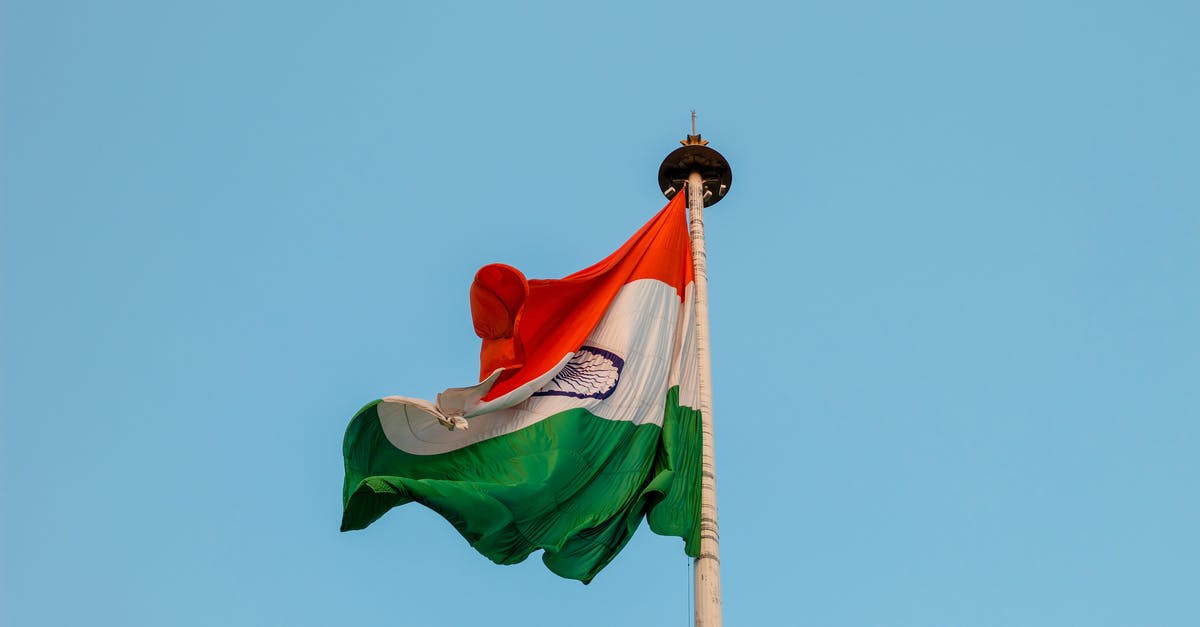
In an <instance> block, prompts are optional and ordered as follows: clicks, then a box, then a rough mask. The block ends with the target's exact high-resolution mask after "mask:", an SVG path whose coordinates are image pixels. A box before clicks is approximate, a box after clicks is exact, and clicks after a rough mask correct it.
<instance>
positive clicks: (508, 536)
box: [342, 387, 700, 583]
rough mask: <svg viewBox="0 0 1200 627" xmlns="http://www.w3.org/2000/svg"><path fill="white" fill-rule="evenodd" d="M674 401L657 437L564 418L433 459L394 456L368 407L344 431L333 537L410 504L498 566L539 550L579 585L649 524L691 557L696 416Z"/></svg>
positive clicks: (649, 431) (695, 531)
mask: <svg viewBox="0 0 1200 627" xmlns="http://www.w3.org/2000/svg"><path fill="white" fill-rule="evenodd" d="M678 401H679V388H678V387H675V388H672V389H671V390H670V391H669V393H668V394H667V406H666V409H665V411H664V416H663V426H662V427H661V428H660V427H658V426H657V425H652V424H645V425H634V424H633V423H630V422H624V421H613V420H605V419H603V418H599V417H597V416H595V415H593V414H591V413H590V412H588V411H587V410H585V409H573V410H569V411H565V412H562V413H559V414H555V415H554V416H551V417H549V418H547V419H545V420H542V421H541V422H538V423H536V424H533V425H530V426H528V427H526V428H524V429H521V430H519V431H515V432H513V433H509V434H506V435H503V436H499V437H496V438H491V439H488V440H484V441H482V442H478V443H476V444H472V445H471V446H468V447H465V448H463V449H460V450H457V451H451V452H449V453H442V454H439V455H412V454H409V453H405V452H404V451H401V450H399V449H397V448H395V447H394V446H392V444H391V443H390V442H388V440H387V437H386V436H385V435H384V433H383V429H382V428H381V427H380V424H379V414H378V413H377V411H376V408H377V406H378V404H379V401H375V402H372V403H370V404H368V405H367V406H366V407H364V408H362V410H360V411H359V412H358V414H357V415H355V417H354V419H353V420H351V422H350V426H349V427H348V428H347V430H346V440H345V444H344V447H343V452H344V454H345V457H346V483H345V488H344V492H343V501H344V505H345V511H344V513H343V516H342V531H350V530H354V529H363V528H365V527H366V526H367V525H369V524H371V523H372V522H374V521H375V520H377V519H378V518H379V517H380V516H382V515H383V514H384V513H385V512H387V510H389V509H391V508H393V507H396V506H398V505H403V504H405V503H409V502H413V501H415V502H417V503H421V504H423V505H425V506H427V507H429V508H430V509H432V510H434V511H436V512H438V513H439V514H441V515H442V516H443V517H444V518H445V519H446V520H448V521H449V522H450V524H452V525H454V528H455V529H457V530H458V532H459V533H461V534H462V536H463V537H464V538H466V539H467V541H468V542H470V543H471V546H474V547H475V548H476V549H477V550H478V551H479V552H480V553H483V554H484V555H486V556H487V557H488V558H490V559H491V560H492V561H494V562H496V563H498V564H515V563H517V562H520V561H523V560H524V559H525V558H526V557H528V556H529V554H530V553H532V552H533V551H535V550H538V549H544V550H545V553H544V555H543V556H542V561H544V562H545V563H546V566H547V567H548V568H549V569H550V570H551V571H553V572H555V573H557V574H558V575H560V576H562V577H567V578H570V579H578V580H580V581H582V582H584V583H587V582H589V581H591V580H592V578H593V577H595V575H596V573H597V572H599V571H600V569H601V568H603V567H604V566H605V565H606V564H608V562H610V561H611V560H612V559H613V557H615V556H616V554H617V553H618V552H619V551H620V550H621V548H622V547H624V546H625V544H626V543H627V542H629V539H630V537H631V536H632V534H633V532H634V531H635V530H636V529H637V526H638V524H639V523H640V522H641V520H642V517H643V516H648V518H649V523H650V528H651V529H652V530H653V531H654V532H655V533H659V534H663V535H672V536H679V537H681V538H683V539H684V541H685V548H684V550H685V552H686V553H687V554H688V555H691V556H693V557H695V556H696V555H697V554H698V552H699V547H700V540H699V514H700V413H699V412H698V411H696V410H694V409H691V408H688V407H680V406H679V402H678Z"/></svg>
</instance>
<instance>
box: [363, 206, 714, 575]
mask: <svg viewBox="0 0 1200 627" xmlns="http://www.w3.org/2000/svg"><path fill="white" fill-rule="evenodd" d="M683 196H684V195H683V194H677V195H676V196H675V198H674V199H672V200H671V201H670V202H669V203H667V206H666V207H664V208H663V210H662V211H661V212H659V213H658V214H657V215H656V216H655V217H654V218H653V219H651V220H650V221H649V222H648V223H646V224H645V225H644V226H643V227H642V228H641V229H640V230H638V232H637V233H635V234H634V235H633V237H631V238H630V239H629V241H627V242H626V243H625V244H624V245H623V246H621V247H620V248H619V249H618V250H617V251H616V252H614V253H613V254H611V255H609V256H608V257H607V258H605V259H604V260H602V261H600V262H599V263H597V264H595V265H593V266H591V267H589V268H586V269H584V270H581V271H579V272H576V273H574V274H571V275H569V276H566V277H563V278H562V279H552V280H545V279H527V278H526V277H525V276H524V275H523V274H522V273H521V272H520V271H519V270H517V269H515V268H512V267H510V266H506V265H502V264H492V265H489V266H485V267H483V268H482V269H480V270H479V272H478V273H477V274H476V276H475V280H474V282H473V283H472V285H471V289H470V304H471V317H472V323H473V325H474V328H475V332H476V334H477V335H478V336H479V337H480V338H481V340H482V347H481V349H480V382H479V383H477V384H475V385H472V386H468V387H464V388H451V389H448V390H446V391H444V392H442V393H441V394H439V395H438V398H437V401H436V402H429V401H425V400H421V399H413V398H407V397H398V396H393V397H386V398H383V399H380V400H376V401H373V402H371V403H368V404H367V405H366V406H365V407H363V408H362V409H361V410H360V411H359V412H358V414H357V415H355V416H354V418H353V419H352V420H351V422H350V425H349V427H348V428H347V430H346V438H345V441H344V445H343V452H344V455H345V466H346V478H345V485H344V489H343V505H344V511H343V517H342V526H341V528H342V530H343V531H349V530H354V529H363V528H365V527H366V526H368V525H369V524H371V523H372V522H373V521H375V520H377V519H378V518H379V517H380V516H382V515H383V514H384V513H386V512H387V511H388V510H389V509H391V508H393V507H396V506H398V505H403V504H405V503H409V502H417V503H420V504H423V505H425V506H427V507H429V508H430V509H432V510H434V511H436V512H437V513H439V514H440V515H442V516H443V517H444V518H445V519H446V520H447V521H449V522H450V524H451V525H453V526H454V528H455V529H457V530H458V532H459V533H460V534H462V536H463V537H464V538H466V539H467V541H468V542H470V544H471V545H472V546H473V547H475V549H477V550H478V551H479V552H480V553H482V554H484V555H485V556H487V557H488V558H490V559H491V560H492V561H494V562H496V563H500V564H512V563H517V562H520V561H522V560H524V559H525V558H526V557H528V556H529V554H530V553H532V552H534V551H536V550H542V551H543V556H542V559H543V561H544V562H545V564H546V566H547V567H549V568H550V570H551V571H553V572H555V573H557V574H558V575H560V576H563V577H568V578H572V579H578V580H580V581H583V582H584V583H587V582H589V581H591V579H592V578H593V577H595V575H596V573H597V572H599V571H600V569H602V568H603V567H604V566H605V565H606V564H608V563H609V562H610V561H611V560H612V559H613V558H614V557H615V556H616V554H617V553H618V552H619V551H620V550H621V548H622V547H624V546H625V544H626V543H627V542H628V541H629V539H630V537H631V535H632V534H633V532H634V531H635V530H636V529H637V527H638V525H639V524H640V523H641V521H642V519H643V518H646V519H648V521H649V526H650V528H651V529H652V530H653V531H654V532H656V533H659V534H664V535H672V536H678V537H681V538H683V540H684V547H685V552H686V553H687V554H688V555H690V556H693V557H694V556H696V555H697V554H698V550H699V512H700V496H699V486H700V437H701V436H700V414H699V411H698V410H697V409H695V408H696V407H698V399H697V395H698V390H697V360H696V346H695V328H694V319H693V318H692V315H693V271H692V259H691V243H690V239H689V237H688V232H687V222H686V208H685V205H684V198H683Z"/></svg>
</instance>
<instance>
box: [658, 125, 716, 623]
mask: <svg viewBox="0 0 1200 627" xmlns="http://www.w3.org/2000/svg"><path fill="white" fill-rule="evenodd" d="M680 143H682V144H683V147H682V148H678V149H676V150H675V151H674V152H672V153H671V154H670V155H667V158H666V159H664V160H663V163H662V166H661V167H660V168H659V171H658V180H659V186H660V187H661V188H662V190H663V193H664V194H666V195H667V196H668V197H670V196H673V195H674V194H675V193H678V191H682V190H680V189H679V188H681V187H682V188H685V189H686V191H687V194H688V196H687V198H688V231H689V233H690V234H691V238H692V264H693V266H694V268H695V282H694V286H695V295H694V296H695V301H694V305H695V317H696V346H697V349H696V353H697V355H696V356H697V361H698V365H699V372H698V374H699V377H698V379H699V390H698V391H699V396H700V399H699V405H700V407H699V408H698V409H699V410H700V433H701V453H700V554H699V556H697V557H696V560H695V564H694V568H693V586H694V590H695V615H694V621H695V622H694V624H695V625H696V627H721V622H722V621H721V557H720V550H719V544H720V542H719V540H720V534H719V531H718V527H717V475H716V463H715V458H714V455H713V410H712V359H711V357H710V354H711V353H710V349H709V338H708V262H707V255H706V252H705V247H704V207H705V205H709V206H711V205H713V204H716V203H717V202H718V201H719V200H721V199H722V198H723V197H724V196H725V192H727V191H728V190H729V186H730V184H731V183H732V181H733V173H732V170H731V169H730V167H729V162H728V161H726V160H725V158H724V157H723V156H721V153H719V152H717V151H716V150H714V149H712V148H709V147H708V142H707V141H705V140H704V139H702V138H701V137H700V134H699V133H696V112H695V111H693V112H692V134H691V135H688V136H687V139H686V140H683V141H682V142H680Z"/></svg>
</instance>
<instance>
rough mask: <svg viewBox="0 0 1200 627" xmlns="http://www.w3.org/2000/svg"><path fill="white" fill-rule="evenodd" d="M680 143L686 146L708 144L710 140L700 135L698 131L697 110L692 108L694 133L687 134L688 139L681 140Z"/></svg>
mask: <svg viewBox="0 0 1200 627" xmlns="http://www.w3.org/2000/svg"><path fill="white" fill-rule="evenodd" d="M679 143H681V144H683V145H684V146H707V145H708V140H707V139H703V138H701V137H700V133H697V132H696V110H695V109H692V134H691V135H688V136H687V139H681V140H679Z"/></svg>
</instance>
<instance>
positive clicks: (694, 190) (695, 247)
mask: <svg viewBox="0 0 1200 627" xmlns="http://www.w3.org/2000/svg"><path fill="white" fill-rule="evenodd" d="M687 192H688V216H689V218H688V230H689V231H690V233H691V236H692V264H693V265H694V266H695V274H696V279H695V289H696V302H695V306H696V352H697V358H698V361H699V367H700V372H699V375H700V376H699V385H700V407H699V409H700V435H701V442H702V449H701V453H700V556H699V557H697V558H696V562H695V568H694V577H695V580H694V584H695V597H696V601H695V607H696V615H695V625H696V627H721V557H720V551H719V550H718V540H719V537H720V534H719V533H718V531H717V471H716V468H717V466H716V463H715V461H714V456H713V414H712V359H711V357H710V356H709V344H708V262H707V256H706V254H705V252H704V179H703V178H702V177H701V176H700V174H699V173H698V172H693V173H692V174H691V176H689V177H688V184H687Z"/></svg>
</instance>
